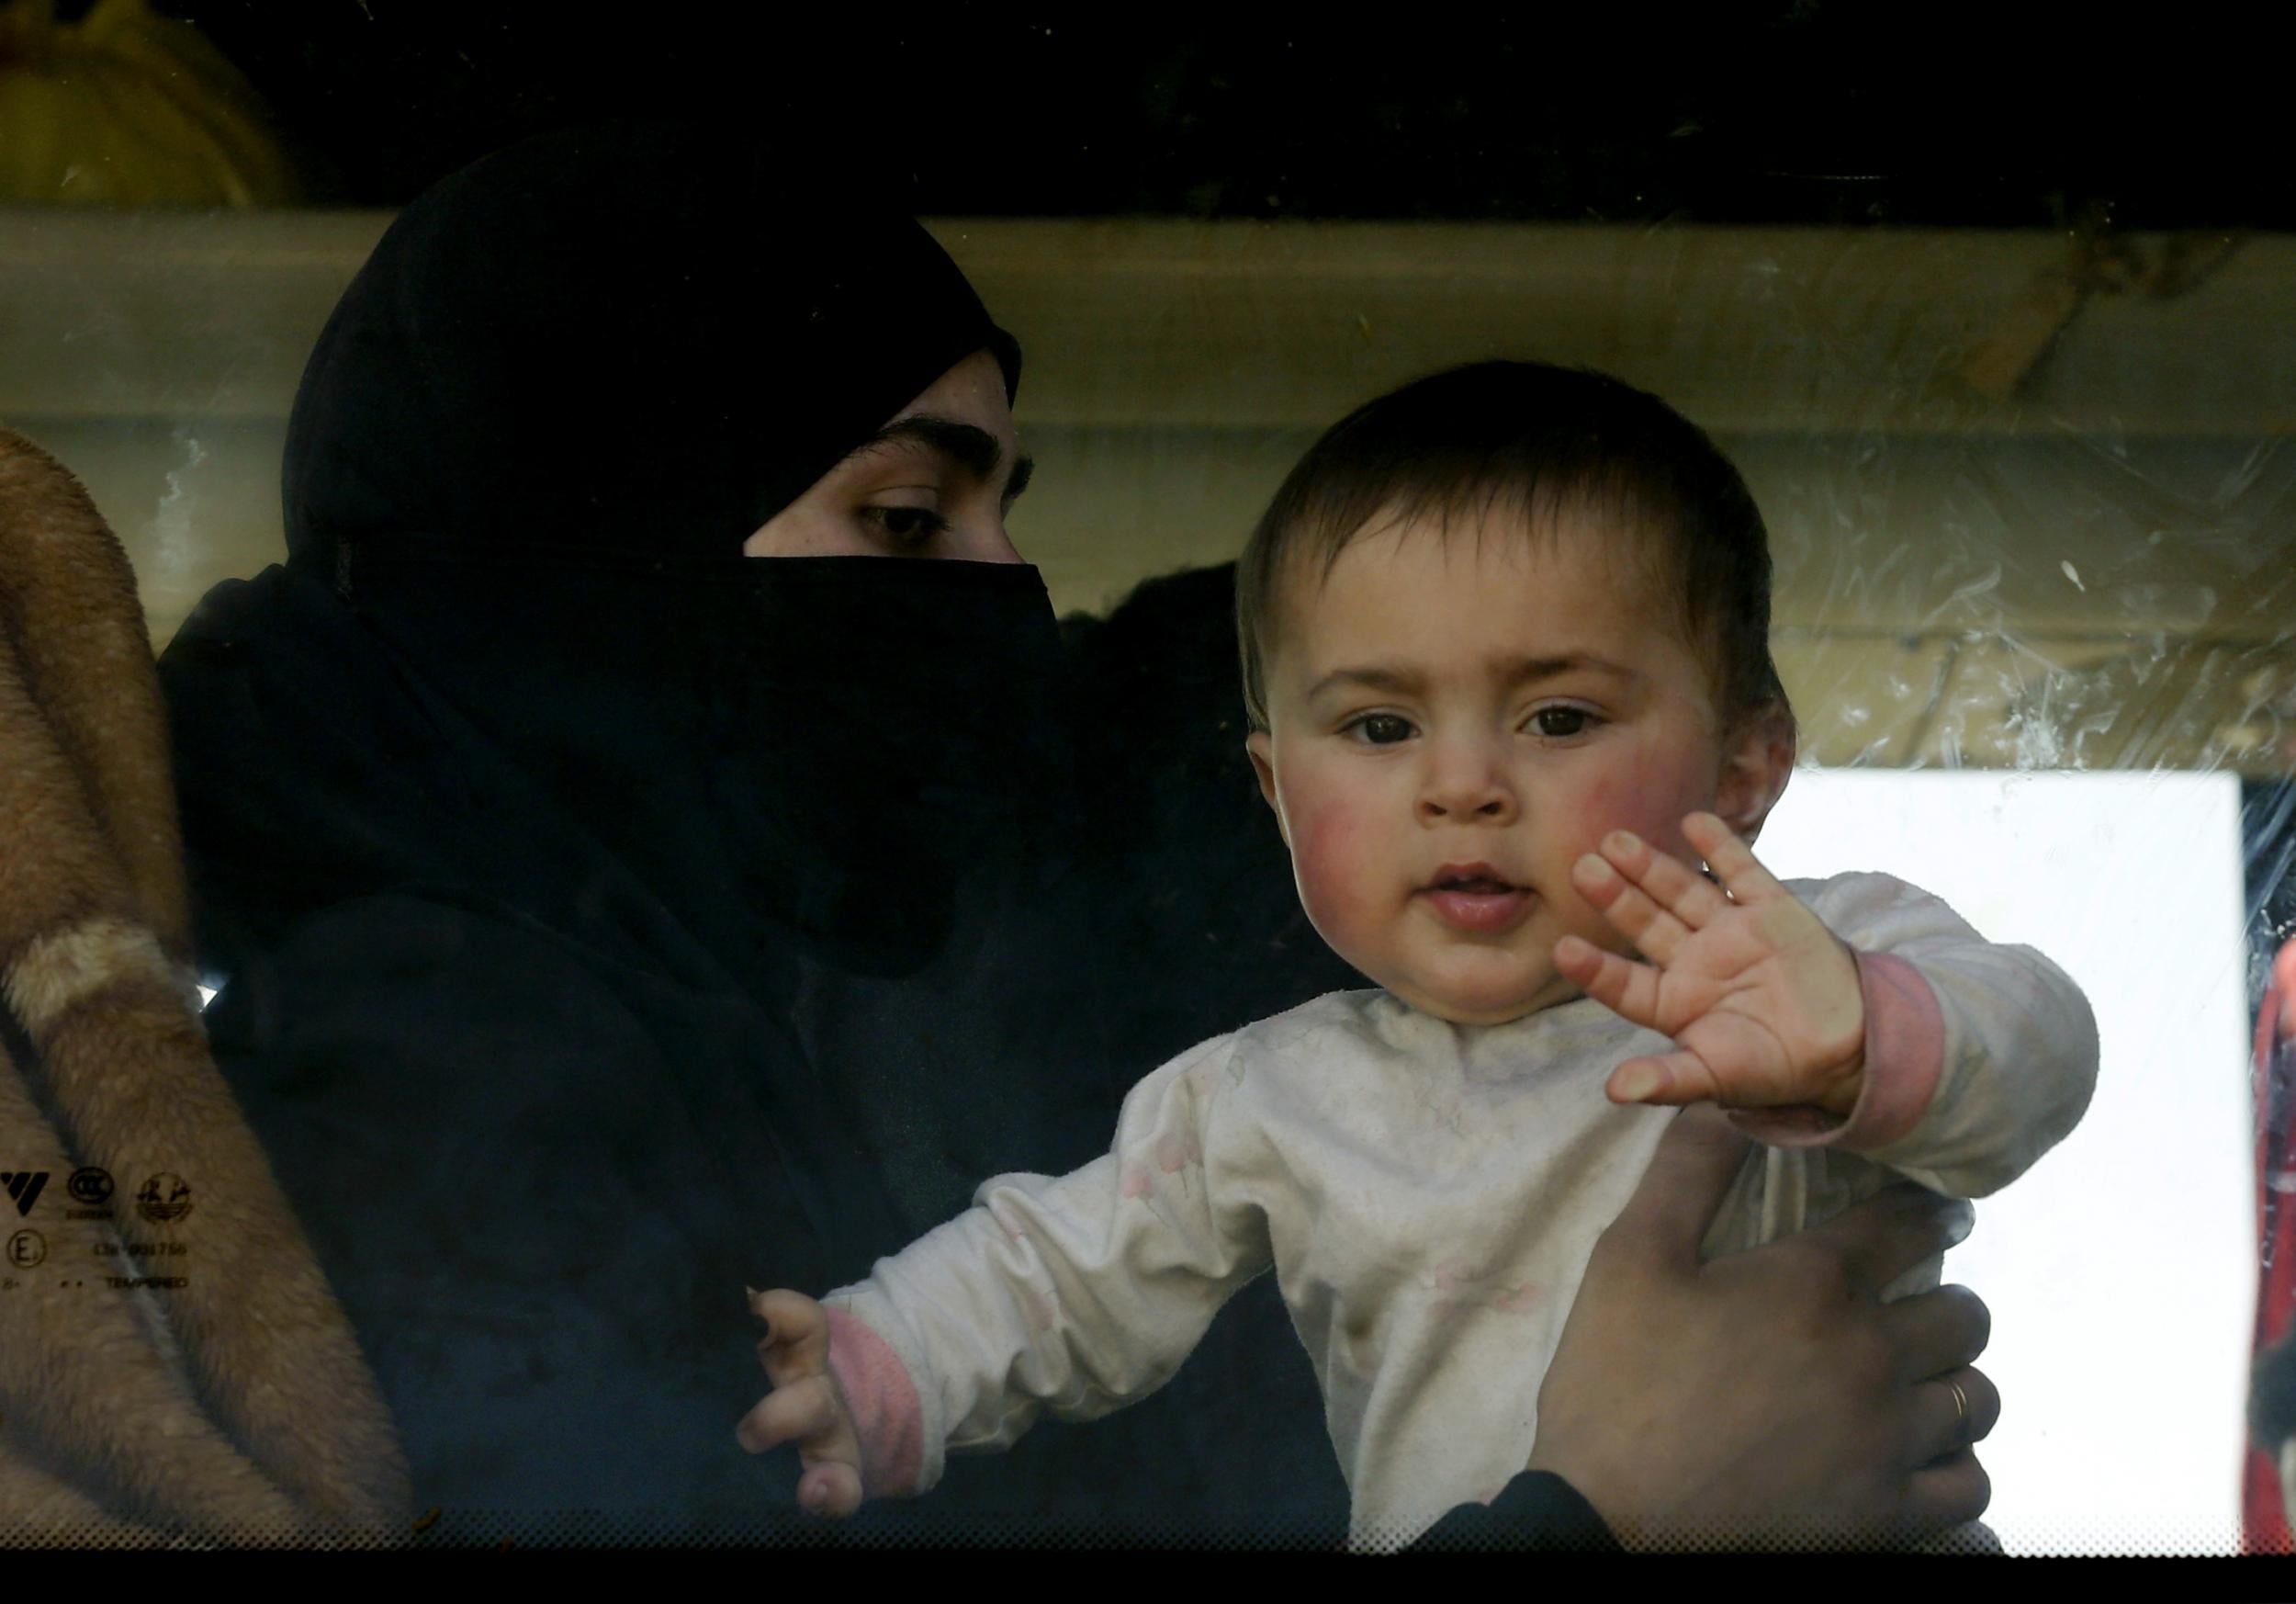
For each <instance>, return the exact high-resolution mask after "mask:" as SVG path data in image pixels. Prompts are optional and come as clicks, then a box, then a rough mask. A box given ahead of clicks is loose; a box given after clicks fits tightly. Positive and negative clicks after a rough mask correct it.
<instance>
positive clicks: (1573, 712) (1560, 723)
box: [1531, 707, 1594, 740]
mask: <svg viewBox="0 0 2296 1604" xmlns="http://www.w3.org/2000/svg"><path fill="white" fill-rule="evenodd" d="M1531 722H1532V723H1533V724H1535V725H1536V726H1537V727H1538V732H1539V733H1540V734H1541V735H1544V736H1546V737H1548V739H1549V740H1568V739H1569V738H1570V737H1571V736H1573V735H1584V734H1585V733H1586V732H1587V729H1588V727H1589V726H1591V725H1592V724H1593V722H1594V715H1593V714H1592V713H1589V712H1588V711H1587V710H1586V709H1585V708H1583V707H1541V708H1540V709H1539V710H1538V711H1537V712H1536V713H1534V714H1532V715H1531Z"/></svg>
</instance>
